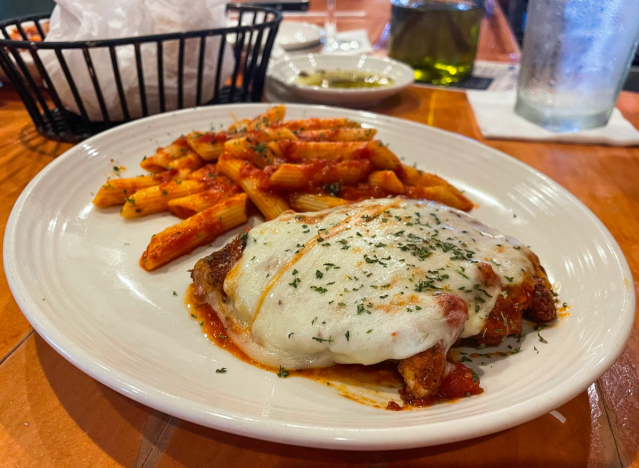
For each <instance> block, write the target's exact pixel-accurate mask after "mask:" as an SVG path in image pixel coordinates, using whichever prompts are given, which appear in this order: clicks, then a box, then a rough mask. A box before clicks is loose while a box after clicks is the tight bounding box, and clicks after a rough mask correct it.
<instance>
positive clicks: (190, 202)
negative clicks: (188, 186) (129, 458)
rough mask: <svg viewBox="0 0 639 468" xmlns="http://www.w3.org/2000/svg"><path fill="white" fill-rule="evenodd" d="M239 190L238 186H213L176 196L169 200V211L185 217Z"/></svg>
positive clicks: (179, 216)
mask: <svg viewBox="0 0 639 468" xmlns="http://www.w3.org/2000/svg"><path fill="white" fill-rule="evenodd" d="M239 191H240V190H239V187H237V186H230V187H213V188H210V189H208V190H206V191H204V192H200V193H196V194H194V195H189V196H187V197H182V198H176V199H175V200H171V201H170V202H169V212H171V214H174V215H175V216H177V217H178V218H182V219H185V218H188V217H189V216H193V215H194V214H196V213H199V212H201V211H204V210H206V209H207V208H210V207H211V206H213V205H216V204H217V203H219V202H221V201H222V200H226V199H227V198H229V197H232V196H233V195H235V194H236V193H238V192H239Z"/></svg>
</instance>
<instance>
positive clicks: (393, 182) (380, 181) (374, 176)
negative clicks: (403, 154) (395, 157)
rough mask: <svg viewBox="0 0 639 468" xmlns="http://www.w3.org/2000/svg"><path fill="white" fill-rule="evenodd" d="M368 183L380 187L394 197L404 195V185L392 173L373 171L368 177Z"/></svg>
mask: <svg viewBox="0 0 639 468" xmlns="http://www.w3.org/2000/svg"><path fill="white" fill-rule="evenodd" d="M368 183H369V184H371V185H373V186H377V187H381V188H382V189H384V190H386V191H387V192H390V193H392V194H394V195H398V194H402V193H404V191H405V190H404V184H402V183H401V181H400V180H399V179H398V178H397V175H396V174H395V173H394V172H393V171H375V172H373V173H371V175H370V176H368Z"/></svg>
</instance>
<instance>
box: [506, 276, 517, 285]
mask: <svg viewBox="0 0 639 468" xmlns="http://www.w3.org/2000/svg"><path fill="white" fill-rule="evenodd" d="M504 278H506V279H507V280H508V282H509V283H512V282H513V280H514V279H515V277H514V276H504Z"/></svg>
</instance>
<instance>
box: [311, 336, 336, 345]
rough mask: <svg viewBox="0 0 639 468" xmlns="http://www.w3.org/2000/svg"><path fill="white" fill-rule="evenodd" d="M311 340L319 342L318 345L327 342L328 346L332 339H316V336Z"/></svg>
mask: <svg viewBox="0 0 639 468" xmlns="http://www.w3.org/2000/svg"><path fill="white" fill-rule="evenodd" d="M313 339H314V340H315V341H319V342H320V343H324V342H325V341H328V344H331V343H332V342H333V339H332V337H329V338H328V340H325V339H323V338H317V337H316V336H314V337H313Z"/></svg>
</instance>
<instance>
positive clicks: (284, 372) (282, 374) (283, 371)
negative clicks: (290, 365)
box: [277, 366, 289, 379]
mask: <svg viewBox="0 0 639 468" xmlns="http://www.w3.org/2000/svg"><path fill="white" fill-rule="evenodd" d="M288 375H289V372H288V371H287V370H286V369H284V368H283V367H282V366H280V370H279V372H278V373H277V376H278V377H280V378H282V379H285V378H286V377H288Z"/></svg>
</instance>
